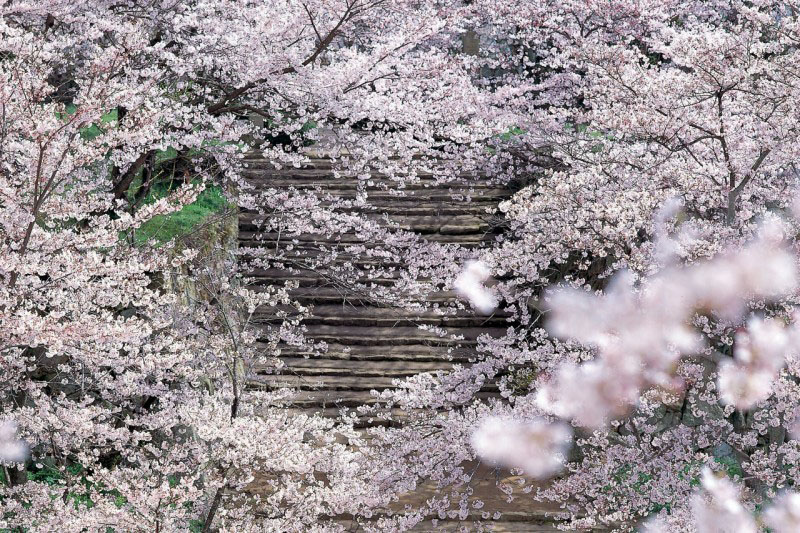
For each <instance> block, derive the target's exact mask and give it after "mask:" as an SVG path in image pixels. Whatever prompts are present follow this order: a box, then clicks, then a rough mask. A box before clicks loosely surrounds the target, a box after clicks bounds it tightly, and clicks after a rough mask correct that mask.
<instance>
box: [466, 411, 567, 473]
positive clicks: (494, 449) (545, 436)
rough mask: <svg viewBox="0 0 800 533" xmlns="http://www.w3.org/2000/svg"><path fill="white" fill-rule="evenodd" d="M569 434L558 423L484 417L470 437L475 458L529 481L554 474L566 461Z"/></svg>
mask: <svg viewBox="0 0 800 533" xmlns="http://www.w3.org/2000/svg"><path fill="white" fill-rule="evenodd" d="M571 441H572V431H571V430H570V428H569V427H568V426H567V425H565V424H561V423H549V422H544V421H541V420H536V421H533V422H518V421H515V420H506V419H502V418H498V417H488V418H486V419H485V420H484V421H483V423H482V424H481V425H480V427H479V428H478V430H477V431H475V433H473V435H472V447H473V448H474V449H475V451H476V452H477V453H478V455H479V456H480V457H481V458H482V459H484V460H486V461H488V462H490V463H492V464H495V465H503V466H506V467H509V468H515V467H516V468H521V469H522V470H524V471H525V474H527V475H529V476H531V477H533V478H538V479H541V478H546V477H548V476H550V475H552V474H554V473H556V472H558V471H559V470H560V469H561V468H562V467H563V466H564V462H565V461H566V456H567V452H568V451H569V446H570V443H571Z"/></svg>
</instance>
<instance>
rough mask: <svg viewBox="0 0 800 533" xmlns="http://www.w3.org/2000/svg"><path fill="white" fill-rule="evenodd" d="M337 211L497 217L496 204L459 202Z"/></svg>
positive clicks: (341, 208)
mask: <svg viewBox="0 0 800 533" xmlns="http://www.w3.org/2000/svg"><path fill="white" fill-rule="evenodd" d="M321 205H322V206H323V207H329V206H330V205H331V203H330V202H321ZM240 209H241V213H242V214H245V213H253V212H252V211H249V210H247V209H246V208H240ZM335 209H336V210H337V211H341V212H343V213H379V214H383V213H386V214H398V215H408V216H417V215H418V216H453V215H468V214H473V215H476V216H485V215H498V211H497V204H496V202H480V201H479V200H475V201H472V202H464V201H461V200H458V201H451V202H425V201H418V202H415V203H413V204H409V203H408V202H402V203H391V202H376V203H375V204H373V203H372V202H370V204H369V205H365V206H336V207H335Z"/></svg>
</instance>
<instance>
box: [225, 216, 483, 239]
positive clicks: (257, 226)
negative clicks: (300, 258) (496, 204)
mask: <svg viewBox="0 0 800 533" xmlns="http://www.w3.org/2000/svg"><path fill="white" fill-rule="evenodd" d="M366 218H367V219H370V220H374V221H376V222H378V223H384V224H385V225H386V226H387V227H391V228H396V229H401V230H406V231H414V232H416V233H419V234H428V233H440V234H442V235H469V234H473V233H483V232H486V231H488V230H489V229H490V227H491V221H490V220H489V219H488V218H489V217H478V216H472V215H453V216H406V215H394V214H393V215H386V216H384V215H378V214H370V215H367V216H366ZM264 221H265V217H264V216H263V215H257V214H253V213H242V214H241V215H240V216H239V229H240V231H244V232H250V231H259V230H261V228H263V226H264V224H263V223H264Z"/></svg>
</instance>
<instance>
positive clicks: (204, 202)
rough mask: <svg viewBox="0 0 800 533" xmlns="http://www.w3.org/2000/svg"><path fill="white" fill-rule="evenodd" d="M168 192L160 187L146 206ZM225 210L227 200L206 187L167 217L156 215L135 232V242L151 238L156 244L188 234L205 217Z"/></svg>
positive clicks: (150, 196) (218, 191) (144, 241)
mask: <svg viewBox="0 0 800 533" xmlns="http://www.w3.org/2000/svg"><path fill="white" fill-rule="evenodd" d="M168 193H169V190H168V189H165V188H162V189H160V190H156V191H153V192H151V193H150V194H149V195H148V197H147V199H146V200H145V203H151V202H154V201H155V200H157V199H158V198H162V197H163V196H165V195H166V194H168ZM226 207H228V201H227V199H226V198H225V196H224V195H223V194H222V190H221V189H220V188H219V187H215V186H211V187H207V188H206V189H205V190H204V191H203V192H202V193H200V195H199V196H198V197H197V199H196V200H195V201H194V202H192V203H191V204H189V205H186V206H184V207H183V209H181V210H180V211H176V212H174V213H170V214H169V215H157V216H155V217H153V218H151V219H150V220H148V221H147V222H145V223H144V224H142V226H141V227H139V229H137V230H136V233H135V235H134V242H135V243H136V244H144V243H146V242H148V241H150V240H151V239H153V240H155V241H156V242H157V243H159V244H163V243H165V242H169V241H171V240H172V239H175V238H177V237H181V236H184V235H187V234H189V233H191V232H192V231H193V230H194V229H195V228H196V227H197V226H198V225H199V224H200V223H202V222H203V221H205V220H206V219H207V218H208V217H210V216H212V215H215V214H217V213H220V212H222V211H223V210H225V208H226Z"/></svg>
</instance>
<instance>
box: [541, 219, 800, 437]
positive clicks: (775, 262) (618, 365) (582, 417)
mask: <svg viewBox="0 0 800 533" xmlns="http://www.w3.org/2000/svg"><path fill="white" fill-rule="evenodd" d="M636 281H637V280H636V279H635V278H634V276H633V274H631V273H630V272H621V273H619V274H617V275H616V276H615V277H614V278H613V279H612V281H611V283H610V284H609V287H608V289H607V290H606V291H605V293H604V294H602V295H596V294H592V293H588V292H586V291H580V290H576V289H560V290H556V291H554V292H552V293H551V294H550V304H551V314H550V317H549V321H548V324H547V328H548V331H549V332H550V333H551V334H552V335H554V336H556V337H562V338H570V339H574V340H576V341H579V342H581V343H582V344H585V345H588V346H592V347H594V348H595V349H596V350H597V357H596V358H595V359H594V360H593V361H591V362H589V363H585V364H583V365H580V366H578V367H574V366H572V365H571V364H568V363H567V364H564V365H562V366H561V367H560V368H558V369H557V370H556V372H555V373H554V376H553V378H552V379H551V380H550V382H549V383H548V384H547V385H546V386H545V387H543V388H541V389H540V390H539V393H538V395H537V403H538V405H539V406H540V407H541V408H543V409H545V410H547V411H548V412H550V413H552V414H555V415H556V416H559V417H562V418H566V419H570V420H572V421H574V422H575V423H577V424H579V425H581V426H585V427H591V428H601V427H604V426H605V425H606V424H607V423H608V422H609V421H610V420H612V419H614V418H617V417H619V416H622V415H624V414H625V413H626V412H627V411H628V410H629V409H630V408H631V407H632V406H634V405H635V404H636V402H637V401H638V398H639V395H640V394H641V392H642V391H643V390H644V389H645V388H647V387H652V386H658V387H666V388H674V387H675V386H677V385H679V383H678V382H677V380H676V379H675V377H674V371H675V368H676V366H677V363H678V361H679V359H680V358H681V357H682V356H686V355H690V354H693V353H697V351H698V350H699V349H700V348H702V343H701V342H700V337H699V335H698V334H697V332H695V331H694V330H693V329H692V328H691V327H690V326H689V324H691V320H692V318H693V317H694V315H695V313H696V312H697V311H701V310H705V311H710V312H713V313H716V314H718V315H721V316H724V317H727V318H729V319H738V318H740V317H741V316H742V314H743V313H744V311H745V310H746V302H747V300H748V299H749V298H764V299H771V298H777V297H781V296H785V295H787V294H790V293H791V292H792V291H794V290H795V289H796V287H797V272H796V267H795V258H794V256H793V255H792V254H791V253H790V252H789V251H788V250H787V249H786V247H785V244H784V242H783V231H782V228H781V227H780V224H779V222H776V221H771V222H769V223H766V224H764V226H762V228H761V231H760V234H759V238H758V239H756V240H755V241H754V242H752V243H751V244H749V245H748V246H746V247H744V248H741V249H737V250H733V251H731V252H729V253H726V254H723V255H722V256H720V257H718V258H716V259H714V260H711V261H706V262H704V263H699V264H696V265H693V266H689V267H686V268H679V267H669V268H667V269H665V270H664V271H663V272H661V273H660V274H658V275H657V276H654V277H652V278H649V279H646V280H643V281H641V282H640V283H638V284H637V283H636ZM750 328H751V331H750V332H749V333H747V334H742V335H740V336H739V337H738V338H737V340H738V342H739V347H738V348H737V350H736V354H735V356H736V359H735V362H731V363H726V364H725V365H723V366H722V368H721V369H720V380H719V386H720V393H721V395H722V398H723V399H724V401H726V402H727V403H729V404H733V405H736V406H737V407H742V408H747V407H750V406H752V405H753V404H755V403H757V402H758V401H761V400H763V399H766V398H767V397H768V396H769V394H770V389H771V386H772V382H773V380H774V378H775V376H776V375H777V373H778V372H779V371H780V369H781V368H782V367H783V364H784V360H785V357H786V355H787V354H786V352H787V350H788V349H789V345H790V344H791V342H790V339H793V338H794V336H795V335H796V333H794V329H795V328H794V326H793V327H792V328H790V329H791V331H789V330H787V329H785V328H784V327H783V326H782V325H781V324H779V323H778V322H774V321H765V320H760V319H754V320H752V321H751V322H750Z"/></svg>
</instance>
